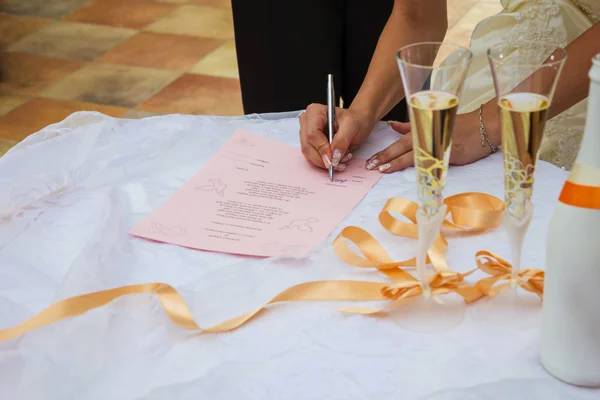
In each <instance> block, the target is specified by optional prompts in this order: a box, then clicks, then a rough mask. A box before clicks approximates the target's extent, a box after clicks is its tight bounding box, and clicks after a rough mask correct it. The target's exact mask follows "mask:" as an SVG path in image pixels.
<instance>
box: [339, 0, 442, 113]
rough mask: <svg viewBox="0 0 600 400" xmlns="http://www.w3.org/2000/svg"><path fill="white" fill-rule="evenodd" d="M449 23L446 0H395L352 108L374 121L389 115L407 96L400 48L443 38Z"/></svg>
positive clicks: (439, 40) (438, 40)
mask: <svg viewBox="0 0 600 400" xmlns="http://www.w3.org/2000/svg"><path fill="white" fill-rule="evenodd" d="M447 24H448V22H447V14H446V0H427V1H424V0H396V2H395V4H394V8H393V11H392V13H391V15H390V17H389V19H388V22H387V24H386V26H385V28H384V29H383V32H382V33H381V36H380V37H379V41H378V43H377V48H376V49H375V53H374V54H373V58H372V59H371V64H370V66H369V70H368V72H367V76H366V77H365V79H364V81H363V84H362V86H361V88H360V90H359V92H358V94H357V95H356V98H355V99H354V101H353V102H352V104H351V106H350V108H351V109H353V110H356V111H358V112H359V113H361V114H362V115H364V116H365V117H366V118H368V119H369V120H370V122H372V123H373V124H374V123H375V122H376V121H378V120H380V119H381V118H382V117H383V116H384V115H385V114H387V113H388V112H389V111H390V110H391V109H392V108H393V107H394V106H395V105H396V104H397V103H398V102H399V101H400V100H402V98H404V90H403V88H402V80H401V78H400V72H399V70H398V63H397V61H396V53H397V51H398V49H400V48H401V47H402V46H405V45H408V44H411V43H415V42H427V41H431V42H441V41H443V40H444V36H445V34H446V29H447Z"/></svg>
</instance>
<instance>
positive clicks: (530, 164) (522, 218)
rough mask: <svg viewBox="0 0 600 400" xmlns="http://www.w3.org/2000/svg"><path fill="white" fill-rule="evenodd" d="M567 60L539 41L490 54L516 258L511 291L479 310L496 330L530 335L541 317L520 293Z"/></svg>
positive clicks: (508, 217)
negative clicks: (537, 184) (547, 133)
mask: <svg viewBox="0 0 600 400" xmlns="http://www.w3.org/2000/svg"><path fill="white" fill-rule="evenodd" d="M566 56H567V53H566V51H565V50H564V49H562V48H560V47H557V46H555V45H553V44H551V43H544V42H539V41H536V42H528V41H514V42H505V43H499V44H497V45H495V46H492V47H491V48H490V49H489V50H488V59H489V62H490V65H491V68H492V76H493V78H494V88H495V90H496V96H497V99H498V109H499V115H500V130H501V135H502V150H503V153H504V200H505V204H506V212H505V215H504V227H505V229H506V232H507V234H508V238H509V242H510V248H511V253H512V271H511V278H510V282H509V285H508V288H509V289H510V290H508V291H505V292H504V293H501V294H500V295H498V296H496V298H494V299H488V301H482V302H480V304H478V305H477V310H478V314H479V315H480V316H481V317H482V318H484V319H486V320H487V321H488V322H491V323H493V324H497V325H504V326H511V327H514V328H518V329H526V328H530V327H534V326H536V325H537V324H538V320H539V317H540V315H541V313H540V311H541V307H540V302H539V300H538V299H537V298H536V297H535V296H534V295H532V294H530V293H528V292H525V291H524V290H520V291H519V285H520V284H521V281H520V279H519V272H520V269H521V252H522V249H523V242H524V239H525V234H526V233H527V229H528V227H529V223H530V221H531V217H532V215H533V203H532V202H531V196H532V194H533V184H534V176H535V167H536V162H537V159H538V153H539V149H540V144H541V142H542V139H543V136H544V127H545V124H546V120H547V118H548V115H549V109H550V106H551V104H552V97H553V95H554V90H555V88H556V83H557V82H558V78H559V76H560V72H561V70H562V66H563V64H564V61H565V59H566ZM518 291H519V292H518Z"/></svg>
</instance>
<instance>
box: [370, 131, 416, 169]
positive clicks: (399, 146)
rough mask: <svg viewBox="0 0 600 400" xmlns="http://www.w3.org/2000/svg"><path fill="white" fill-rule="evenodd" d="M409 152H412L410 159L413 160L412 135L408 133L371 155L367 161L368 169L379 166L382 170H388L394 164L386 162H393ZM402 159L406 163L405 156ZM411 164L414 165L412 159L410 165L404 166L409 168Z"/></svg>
mask: <svg viewBox="0 0 600 400" xmlns="http://www.w3.org/2000/svg"><path fill="white" fill-rule="evenodd" d="M408 153H410V154H411V156H410V159H411V160H412V136H411V135H410V134H406V135H405V136H404V137H402V139H399V140H396V141H395V142H394V143H392V144H391V145H390V146H388V147H386V148H385V149H384V150H382V151H380V152H379V153H375V154H374V155H373V156H371V158H369V159H368V160H367V162H366V168H367V169H368V170H373V169H375V168H377V169H379V170H380V171H381V172H384V171H385V172H387V170H389V169H390V168H391V167H392V166H391V165H386V164H391V162H392V161H393V160H396V159H398V158H400V157H402V156H404V155H405V154H408ZM402 160H403V164H402V165H404V164H405V162H406V161H407V159H406V158H403V159H402ZM410 166H412V161H411V163H409V164H408V165H406V166H404V168H408V167H410ZM404 168H402V169H404ZM397 171H398V170H397Z"/></svg>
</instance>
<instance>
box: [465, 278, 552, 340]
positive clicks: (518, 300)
mask: <svg viewBox="0 0 600 400" xmlns="http://www.w3.org/2000/svg"><path fill="white" fill-rule="evenodd" d="M474 309H475V313H476V314H477V316H478V317H479V318H481V319H482V320H484V321H485V322H487V323H489V324H491V325H496V326H503V327H508V328H512V329H516V330H527V329H532V328H535V327H538V326H540V323H541V319H542V302H541V301H540V298H539V297H538V296H537V295H535V294H534V293H531V292H528V291H526V290H524V289H522V288H520V287H517V288H512V289H509V290H506V291H503V292H501V293H499V294H498V295H496V296H495V297H486V298H483V299H481V300H479V301H478V302H477V303H475V305H474Z"/></svg>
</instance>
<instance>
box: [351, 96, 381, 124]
mask: <svg viewBox="0 0 600 400" xmlns="http://www.w3.org/2000/svg"><path fill="white" fill-rule="evenodd" d="M348 111H350V112H351V113H352V114H353V115H354V116H355V117H356V118H357V119H358V120H359V122H360V124H361V125H362V126H365V127H366V128H367V129H369V130H370V129H372V128H373V126H375V124H376V123H377V121H379V118H378V117H377V114H376V112H375V110H373V108H372V107H369V106H368V105H365V106H363V105H359V104H355V102H353V103H352V104H351V105H350V107H348Z"/></svg>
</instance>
